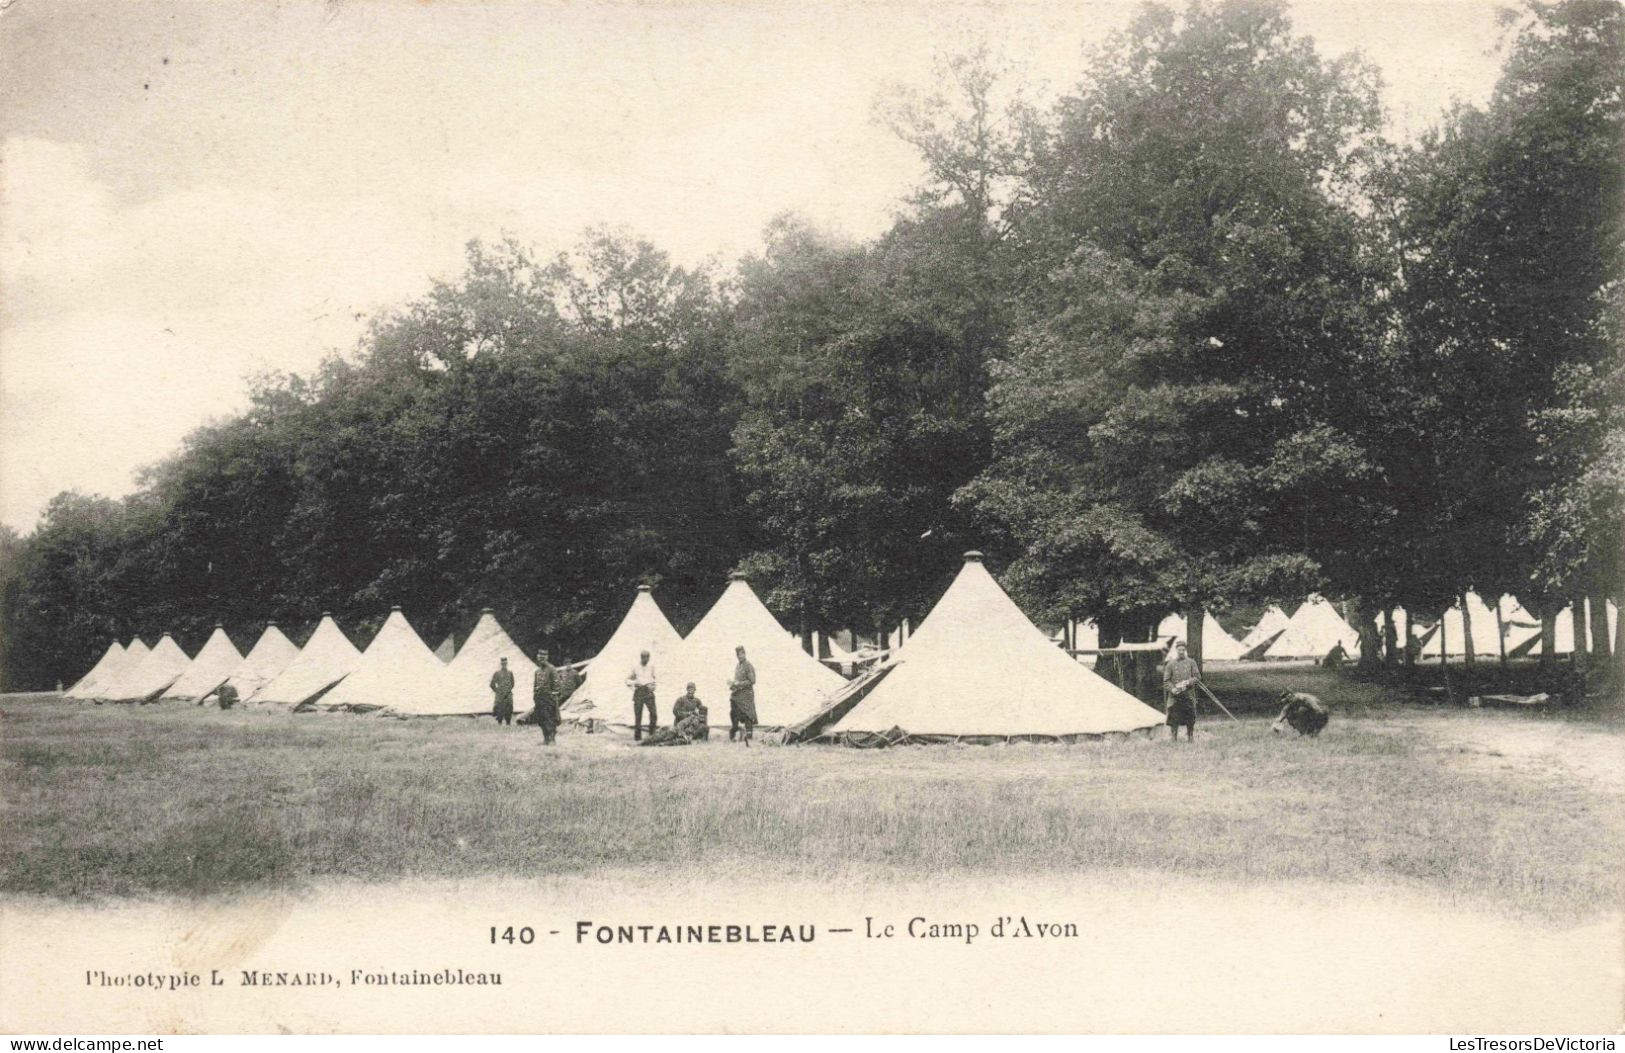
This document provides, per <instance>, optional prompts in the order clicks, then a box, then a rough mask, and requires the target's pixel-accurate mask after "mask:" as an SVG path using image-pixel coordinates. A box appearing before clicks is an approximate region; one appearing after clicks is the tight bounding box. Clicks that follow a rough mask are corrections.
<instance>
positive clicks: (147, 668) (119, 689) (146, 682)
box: [103, 633, 192, 702]
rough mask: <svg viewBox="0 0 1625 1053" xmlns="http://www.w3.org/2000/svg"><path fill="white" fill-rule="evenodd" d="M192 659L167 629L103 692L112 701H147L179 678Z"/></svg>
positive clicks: (160, 693)
mask: <svg viewBox="0 0 1625 1053" xmlns="http://www.w3.org/2000/svg"><path fill="white" fill-rule="evenodd" d="M191 664H192V660H191V659H190V658H188V657H186V652H185V651H183V650H181V645H180V644H178V643H176V642H175V639H174V637H172V636H170V635H169V634H168V633H165V634H164V635H163V639H161V640H159V641H158V643H157V644H155V645H154V646H153V648H152V651H151V653H149V654H148V655H147V656H146V657H145V658H143V659H141V661H140V662H139V663H137V664H136V665H135V666H134V667H133V668H132V669H130V670H129V671H128V672H127V673H125V674H124V675H123V676H121V677H119V678H118V681H117V682H116V683H114V684H113V685H112V686H111V687H109V688H107V689H106V694H105V695H104V696H103V697H105V698H109V699H111V700H112V701H114V702H148V701H151V700H152V699H155V698H157V697H158V696H159V695H162V694H163V693H164V691H166V690H167V689H168V688H169V685H171V684H173V683H174V682H175V681H177V680H179V679H180V678H181V676H182V674H184V673H185V672H186V669H187V667H188V666H190V665H191Z"/></svg>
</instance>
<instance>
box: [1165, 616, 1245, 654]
mask: <svg viewBox="0 0 1625 1053" xmlns="http://www.w3.org/2000/svg"><path fill="white" fill-rule="evenodd" d="M1168 637H1173V641H1174V643H1178V642H1179V641H1180V640H1184V641H1186V643H1189V642H1190V639H1189V637H1187V636H1186V635H1185V619H1184V618H1183V617H1181V616H1180V615H1177V614H1170V615H1169V616H1168V617H1166V618H1164V619H1163V620H1162V622H1161V624H1159V625H1158V626H1157V638H1158V639H1159V640H1161V639H1167V638H1168ZM1246 651H1247V648H1245V647H1243V646H1242V645H1241V641H1240V640H1237V639H1236V638H1235V637H1234V636H1231V635H1230V634H1229V633H1227V632H1225V630H1224V626H1222V625H1220V624H1219V619H1217V618H1215V617H1213V612H1212V611H1203V612H1202V661H1204V662H1210V661H1211V662H1233V661H1235V660H1236V659H1238V658H1240V657H1241V656H1242V655H1243V654H1245V653H1246Z"/></svg>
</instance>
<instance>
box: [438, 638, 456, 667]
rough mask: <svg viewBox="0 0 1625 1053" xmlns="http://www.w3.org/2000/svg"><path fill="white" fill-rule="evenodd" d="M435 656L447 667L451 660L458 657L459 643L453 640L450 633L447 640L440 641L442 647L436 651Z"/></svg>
mask: <svg viewBox="0 0 1625 1053" xmlns="http://www.w3.org/2000/svg"><path fill="white" fill-rule="evenodd" d="M434 656H435V657H436V658H438V659H440V660H441V661H442V662H444V663H445V664H447V665H450V664H451V660H452V659H453V658H456V657H457V641H456V640H455V639H453V638H452V635H451V634H450V633H447V634H446V638H445V639H444V640H441V641H440V646H439V647H436V648H435V649H434Z"/></svg>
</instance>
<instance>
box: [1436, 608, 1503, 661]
mask: <svg viewBox="0 0 1625 1053" xmlns="http://www.w3.org/2000/svg"><path fill="white" fill-rule="evenodd" d="M1466 625H1471V626H1472V629H1473V653H1474V654H1475V655H1483V656H1489V657H1498V656H1499V655H1500V653H1501V627H1500V625H1497V624H1496V621H1495V611H1494V610H1493V609H1492V608H1491V607H1490V606H1489V605H1488V604H1487V603H1485V602H1484V601H1483V599H1481V598H1480V597H1479V595H1478V593H1476V592H1469V593H1468V594H1467V616H1466V617H1465V618H1463V616H1462V612H1461V604H1459V603H1458V604H1456V605H1455V606H1453V607H1451V608H1450V609H1449V610H1448V611H1445V612H1444V618H1443V619H1442V620H1441V621H1440V622H1439V625H1438V626H1436V627H1435V628H1434V629H1433V631H1432V632H1431V633H1430V634H1429V636H1428V638H1427V641H1426V642H1425V643H1423V644H1422V657H1423V658H1437V657H1439V646H1440V643H1439V641H1440V639H1441V638H1442V639H1443V640H1444V646H1445V647H1447V648H1449V653H1450V655H1451V656H1456V655H1465V654H1466V653H1467V636H1466V633H1465V630H1464V626H1466ZM1441 630H1442V631H1441Z"/></svg>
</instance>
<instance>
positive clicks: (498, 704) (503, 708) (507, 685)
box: [491, 658, 513, 725]
mask: <svg viewBox="0 0 1625 1053" xmlns="http://www.w3.org/2000/svg"><path fill="white" fill-rule="evenodd" d="M491 691H492V693H493V694H494V695H495V696H496V697H495V700H494V701H493V703H492V705H491V715H492V716H493V717H496V718H497V723H498V724H509V725H511V724H513V670H512V669H509V668H508V660H507V659H506V658H504V659H503V660H502V667H501V668H499V669H498V670H497V671H496V672H494V673H492V674H491Z"/></svg>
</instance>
